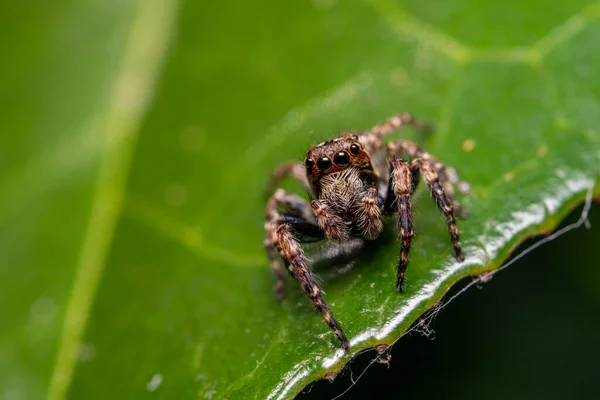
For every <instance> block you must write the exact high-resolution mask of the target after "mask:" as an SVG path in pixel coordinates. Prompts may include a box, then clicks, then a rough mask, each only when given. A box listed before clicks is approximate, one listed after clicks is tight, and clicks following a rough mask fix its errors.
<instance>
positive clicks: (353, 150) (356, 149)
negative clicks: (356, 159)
mask: <svg viewBox="0 0 600 400" xmlns="http://www.w3.org/2000/svg"><path fill="white" fill-rule="evenodd" d="M359 151H360V146H359V145H357V144H356V143H352V145H351V146H350V153H352V154H354V155H357V154H358V152H359Z"/></svg>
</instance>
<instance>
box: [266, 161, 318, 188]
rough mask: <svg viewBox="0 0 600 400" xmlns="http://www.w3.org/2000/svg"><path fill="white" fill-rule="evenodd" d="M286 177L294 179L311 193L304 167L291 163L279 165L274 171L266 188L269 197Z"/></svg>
mask: <svg viewBox="0 0 600 400" xmlns="http://www.w3.org/2000/svg"><path fill="white" fill-rule="evenodd" d="M287 177H291V178H294V179H295V180H297V181H298V182H300V183H301V184H302V186H303V187H304V189H305V190H306V191H307V192H309V193H310V192H311V191H312V189H311V187H310V183H308V179H307V178H306V168H305V167H304V165H302V164H300V163H297V162H295V161H292V162H286V163H284V164H281V165H280V166H278V167H277V168H276V169H275V171H274V172H273V175H271V179H270V180H269V183H268V184H267V187H266V191H267V194H268V195H270V194H271V193H272V192H273V190H275V187H276V186H277V185H278V184H279V182H281V181H282V180H283V179H285V178H287Z"/></svg>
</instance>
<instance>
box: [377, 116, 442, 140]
mask: <svg viewBox="0 0 600 400" xmlns="http://www.w3.org/2000/svg"><path fill="white" fill-rule="evenodd" d="M407 125H410V126H413V127H414V128H415V129H417V130H418V131H419V132H421V133H422V134H424V135H425V134H427V133H429V132H430V131H431V127H430V126H429V125H428V124H425V123H423V122H420V121H419V120H417V119H416V118H415V117H414V116H413V115H412V114H409V113H400V114H397V115H394V116H393V117H391V118H390V119H388V120H387V121H386V122H384V123H382V124H379V125H375V126H374V127H373V128H371V130H370V131H369V133H370V134H373V135H375V136H376V137H378V138H379V139H381V138H382V137H384V136H386V135H389V134H391V133H393V132H395V131H397V130H398V129H400V128H401V127H403V126H407Z"/></svg>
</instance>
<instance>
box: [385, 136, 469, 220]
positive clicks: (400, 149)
mask: <svg viewBox="0 0 600 400" xmlns="http://www.w3.org/2000/svg"><path fill="white" fill-rule="evenodd" d="M388 151H389V153H390V154H394V155H407V156H408V157H410V158H412V159H416V158H420V159H423V160H425V161H427V162H429V164H430V165H431V166H432V167H433V169H435V171H436V173H437V175H438V180H439V182H440V185H441V186H442V188H443V189H444V192H445V193H446V197H448V200H449V201H450V203H451V204H452V206H453V207H454V210H455V211H456V213H457V214H458V215H459V216H460V217H461V218H466V217H467V212H466V211H465V209H464V208H462V207H461V205H460V204H459V203H458V201H457V200H456V198H455V197H454V186H453V183H459V182H458V181H459V178H458V175H457V174H456V170H454V168H449V167H447V166H445V165H444V164H442V163H441V162H439V161H438V160H437V159H436V158H434V157H433V156H432V155H431V154H429V153H427V152H425V151H423V149H421V147H419V145H417V144H416V143H413V142H410V141H408V140H395V141H393V142H391V143H390V144H389V145H388ZM460 186H465V187H468V185H467V184H465V183H464V182H463V183H459V187H460Z"/></svg>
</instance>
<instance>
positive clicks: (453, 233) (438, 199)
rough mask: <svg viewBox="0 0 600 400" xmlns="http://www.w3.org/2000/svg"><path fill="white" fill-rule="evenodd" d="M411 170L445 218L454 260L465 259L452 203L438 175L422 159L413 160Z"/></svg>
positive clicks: (428, 162) (428, 163) (429, 164)
mask: <svg viewBox="0 0 600 400" xmlns="http://www.w3.org/2000/svg"><path fill="white" fill-rule="evenodd" d="M411 168H412V171H413V174H415V176H418V174H419V173H420V175H421V176H422V177H423V180H424V181H425V183H426V184H427V186H428V187H429V190H430V192H431V195H432V196H433V198H434V199H435V203H436V205H437V207H438V210H440V213H442V214H443V215H444V217H445V218H446V224H447V225H448V233H449V234H450V239H451V240H452V245H453V246H454V254H455V255H456V258H457V259H458V260H460V261H463V260H464V259H465V257H464V256H463V254H462V249H461V245H460V237H459V235H458V226H457V225H456V218H454V211H453V209H452V203H451V202H450V200H449V199H448V196H447V195H446V193H445V192H444V188H443V187H442V185H441V184H440V181H439V176H438V173H437V172H436V170H435V168H434V167H433V165H432V164H431V162H430V161H428V160H424V159H422V158H415V159H414V160H413V161H412V163H411Z"/></svg>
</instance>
